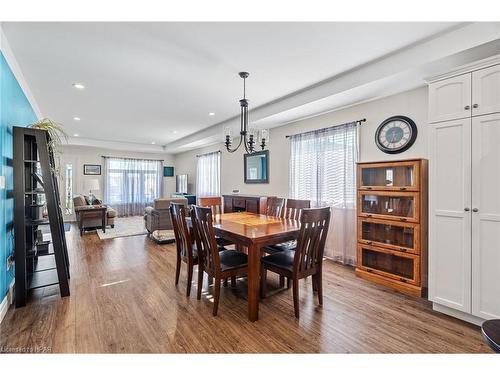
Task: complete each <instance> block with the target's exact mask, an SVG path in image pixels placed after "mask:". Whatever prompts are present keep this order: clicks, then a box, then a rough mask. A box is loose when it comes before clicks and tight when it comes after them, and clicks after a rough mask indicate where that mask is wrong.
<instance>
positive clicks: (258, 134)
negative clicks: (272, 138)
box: [224, 72, 269, 154]
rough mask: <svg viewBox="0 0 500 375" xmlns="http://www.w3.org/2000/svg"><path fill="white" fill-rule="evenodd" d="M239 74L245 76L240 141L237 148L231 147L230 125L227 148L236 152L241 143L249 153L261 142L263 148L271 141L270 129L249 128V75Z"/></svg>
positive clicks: (226, 132)
mask: <svg viewBox="0 0 500 375" xmlns="http://www.w3.org/2000/svg"><path fill="white" fill-rule="evenodd" d="M238 75H239V76H240V77H241V78H243V99H241V100H240V141H239V143H238V146H236V148H231V145H232V139H233V136H232V130H231V128H230V127H229V126H227V127H226V128H225V129H224V134H225V136H226V141H225V145H226V149H227V151H229V152H235V151H236V150H237V149H239V148H240V146H241V144H243V145H244V146H245V151H246V153H247V154H252V153H254V152H255V151H256V150H255V145H256V144H258V143H260V147H261V149H262V150H264V148H265V147H266V144H268V143H269V131H268V130H267V129H262V130H257V129H255V128H250V129H249V128H248V100H247V99H246V79H247V78H248V76H249V73H248V72H240V73H238Z"/></svg>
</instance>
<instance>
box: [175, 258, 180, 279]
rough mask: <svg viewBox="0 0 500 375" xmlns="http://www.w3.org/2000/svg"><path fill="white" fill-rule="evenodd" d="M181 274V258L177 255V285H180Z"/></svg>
mask: <svg viewBox="0 0 500 375" xmlns="http://www.w3.org/2000/svg"><path fill="white" fill-rule="evenodd" d="M180 274H181V257H180V256H179V254H177V263H176V265H175V285H177V284H179V275H180Z"/></svg>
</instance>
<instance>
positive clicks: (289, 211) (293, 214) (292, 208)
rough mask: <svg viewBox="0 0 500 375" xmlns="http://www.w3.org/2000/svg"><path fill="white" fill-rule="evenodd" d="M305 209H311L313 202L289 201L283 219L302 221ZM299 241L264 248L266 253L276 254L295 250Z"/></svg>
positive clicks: (303, 200)
mask: <svg viewBox="0 0 500 375" xmlns="http://www.w3.org/2000/svg"><path fill="white" fill-rule="evenodd" d="M304 208H311V201H310V200H305V199H287V200H286V207H285V209H284V210H283V218H285V219H290V220H300V214H301V213H302V210H303V209H304ZM296 246H297V241H296V240H292V241H287V242H283V243H279V244H276V245H269V246H266V247H265V248H264V252H266V253H268V254H274V253H277V252H279V251H284V250H295V247H296Z"/></svg>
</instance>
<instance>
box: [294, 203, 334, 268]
mask: <svg viewBox="0 0 500 375" xmlns="http://www.w3.org/2000/svg"><path fill="white" fill-rule="evenodd" d="M329 225H330V207H324V208H304V209H303V210H302V213H301V214H300V231H299V236H298V238H297V247H296V249H295V256H294V259H293V269H294V271H295V272H298V274H299V276H300V275H304V274H305V275H308V274H313V273H315V272H316V270H317V268H318V267H319V266H321V264H322V262H323V253H324V250H325V241H326V236H327V234H328V227H329Z"/></svg>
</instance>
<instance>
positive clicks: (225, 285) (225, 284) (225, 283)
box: [224, 277, 227, 287]
mask: <svg viewBox="0 0 500 375" xmlns="http://www.w3.org/2000/svg"><path fill="white" fill-rule="evenodd" d="M224 287H227V277H226V278H225V279H224Z"/></svg>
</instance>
